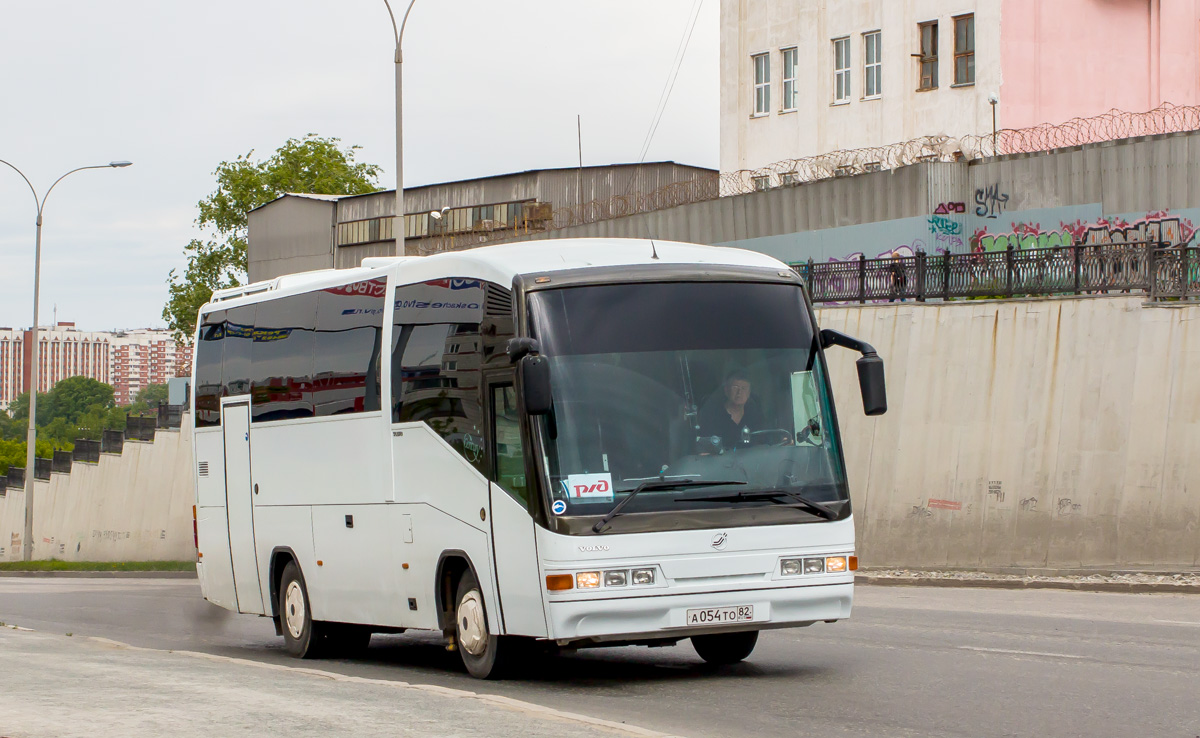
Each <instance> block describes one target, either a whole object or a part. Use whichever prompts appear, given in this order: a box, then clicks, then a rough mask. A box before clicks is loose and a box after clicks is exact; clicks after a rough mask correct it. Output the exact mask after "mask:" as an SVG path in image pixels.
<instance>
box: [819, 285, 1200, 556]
mask: <svg viewBox="0 0 1200 738" xmlns="http://www.w3.org/2000/svg"><path fill="white" fill-rule="evenodd" d="M819 320H820V322H821V325H822V327H826V328H837V329H839V330H842V331H845V332H847V333H850V334H851V335H854V336H858V337H861V338H863V339H865V340H867V341H869V342H871V343H873V344H874V345H875V347H876V348H877V349H878V350H879V353H880V355H881V356H883V357H884V360H885V362H886V367H887V380H888V393H889V401H890V409H889V411H888V414H887V415H885V416H883V417H881V418H878V419H872V418H866V417H865V416H863V414H862V405H861V402H860V400H859V395H858V387H857V379H856V375H855V373H854V359H855V358H857V357H856V355H855V354H853V353H852V352H849V351H845V350H833V351H831V352H830V362H831V371H832V374H833V380H834V385H835V392H836V395H837V399H838V415H839V420H840V423H841V427H842V433H843V440H844V444H845V448H846V458H847V464H848V466H849V474H850V483H851V490H852V496H853V500H854V504H855V517H856V518H857V521H858V526H859V529H858V535H859V551H860V554H861V556H862V559H863V565H864V566H874V567H880V566H888V567H890V566H902V567H946V566H951V567H975V566H984V567H1005V566H1034V567H1054V568H1073V567H1130V568H1139V567H1148V568H1168V569H1169V568H1195V567H1198V566H1200V378H1198V377H1200V306H1190V307H1176V308H1167V307H1143V301H1142V300H1141V299H1138V298H1134V297H1113V298H1078V299H1061V300H1039V301H1033V300H1030V301H1015V302H1001V301H995V302H982V301H980V302H957V303H947V304H936V305H935V304H928V305H920V304H915V303H896V304H886V305H878V306H863V307H859V306H855V307H830V308H825V309H822V310H820V311H819Z"/></svg>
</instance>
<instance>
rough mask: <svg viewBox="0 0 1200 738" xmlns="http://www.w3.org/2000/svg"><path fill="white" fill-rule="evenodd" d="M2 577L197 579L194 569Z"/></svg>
mask: <svg viewBox="0 0 1200 738" xmlns="http://www.w3.org/2000/svg"><path fill="white" fill-rule="evenodd" d="M0 577H31V578H33V577H50V578H54V577H58V578H64V579H195V578H196V572H194V571H0Z"/></svg>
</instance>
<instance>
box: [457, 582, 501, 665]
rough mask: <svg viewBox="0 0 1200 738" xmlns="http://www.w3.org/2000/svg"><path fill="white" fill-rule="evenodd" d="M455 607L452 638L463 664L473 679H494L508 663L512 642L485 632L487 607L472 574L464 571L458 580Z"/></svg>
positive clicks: (486, 630) (486, 628) (486, 627)
mask: <svg viewBox="0 0 1200 738" xmlns="http://www.w3.org/2000/svg"><path fill="white" fill-rule="evenodd" d="M454 601H455V606H454V640H455V644H456V647H457V648H458V654H459V657H461V658H462V662H463V666H465V667H467V671H468V672H469V673H470V674H471V676H473V677H475V678H476V679H497V678H499V677H500V676H501V675H502V672H503V671H504V667H506V666H507V661H508V659H507V656H508V653H509V651H511V650H512V646H513V644H511V643H510V642H509V639H507V638H504V637H501V636H498V635H496V634H494V633H489V632H488V613H487V607H486V606H485V605H484V603H483V592H482V591H481V590H480V589H479V582H477V581H475V575H474V574H473V573H471V571H470V570H467V571H466V572H464V573H463V575H462V578H461V579H460V580H459V582H458V594H457V596H456V597H455V600H454Z"/></svg>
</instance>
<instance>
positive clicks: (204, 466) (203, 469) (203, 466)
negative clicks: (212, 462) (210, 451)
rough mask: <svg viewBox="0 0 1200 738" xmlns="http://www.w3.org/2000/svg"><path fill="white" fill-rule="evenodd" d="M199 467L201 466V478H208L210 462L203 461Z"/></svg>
mask: <svg viewBox="0 0 1200 738" xmlns="http://www.w3.org/2000/svg"><path fill="white" fill-rule="evenodd" d="M199 466H200V476H202V477H207V476H208V462H207V461H201V462H200V464H199Z"/></svg>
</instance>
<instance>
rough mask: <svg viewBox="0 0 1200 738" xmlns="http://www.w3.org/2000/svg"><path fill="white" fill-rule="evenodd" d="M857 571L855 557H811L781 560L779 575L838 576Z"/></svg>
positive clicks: (856, 559)
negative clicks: (826, 574) (827, 574)
mask: <svg viewBox="0 0 1200 738" xmlns="http://www.w3.org/2000/svg"><path fill="white" fill-rule="evenodd" d="M856 569H858V557H857V556H812V557H806V558H803V559H799V558H797V559H783V560H782V561H780V562H779V573H780V574H782V575H783V576H785V577H795V576H801V575H804V574H825V573H829V574H840V573H843V572H847V571H854V570H856Z"/></svg>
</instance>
